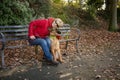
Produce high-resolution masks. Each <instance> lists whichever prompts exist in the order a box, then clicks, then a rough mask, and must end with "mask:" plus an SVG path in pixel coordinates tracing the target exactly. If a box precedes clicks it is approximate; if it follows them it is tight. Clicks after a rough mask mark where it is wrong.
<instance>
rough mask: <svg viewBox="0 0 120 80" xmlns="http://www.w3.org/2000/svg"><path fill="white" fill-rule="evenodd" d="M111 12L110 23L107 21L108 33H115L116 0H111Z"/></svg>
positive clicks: (116, 26)
mask: <svg viewBox="0 0 120 80" xmlns="http://www.w3.org/2000/svg"><path fill="white" fill-rule="evenodd" d="M111 3H112V5H111V12H110V21H109V28H108V30H109V31H117V30H118V25H117V0H111Z"/></svg>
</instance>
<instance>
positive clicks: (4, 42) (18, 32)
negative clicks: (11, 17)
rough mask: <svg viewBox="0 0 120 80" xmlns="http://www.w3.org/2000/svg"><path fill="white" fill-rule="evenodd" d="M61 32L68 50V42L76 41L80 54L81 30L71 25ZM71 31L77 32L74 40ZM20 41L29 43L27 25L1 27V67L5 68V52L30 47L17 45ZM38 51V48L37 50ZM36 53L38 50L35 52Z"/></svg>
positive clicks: (61, 29) (62, 28) (67, 25)
mask: <svg viewBox="0 0 120 80" xmlns="http://www.w3.org/2000/svg"><path fill="white" fill-rule="evenodd" d="M59 30H60V31H61V36H62V39H61V40H60V42H66V49H67V46H68V42H70V41H75V43H76V44H75V46H76V51H77V52H78V41H79V38H80V31H79V29H74V28H73V29H71V27H70V25H69V24H64V26H63V27H61V28H59ZM71 30H75V32H77V34H76V35H77V36H76V37H74V38H70V36H71V34H70V32H71ZM20 40H25V41H26V42H27V40H28V26H27V25H19V26H0V55H1V67H2V68H4V67H5V62H4V51H5V49H7V48H11V49H15V48H20V47H26V46H30V44H29V43H28V42H27V43H28V44H23V43H21V44H16V43H14V42H15V41H18V42H17V43H20ZM11 41H12V42H13V43H12V44H10V45H8V43H9V42H11ZM35 49H36V48H35ZM35 51H36V50H35ZM36 53H37V51H36Z"/></svg>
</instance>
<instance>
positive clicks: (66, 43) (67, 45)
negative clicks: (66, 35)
mask: <svg viewBox="0 0 120 80" xmlns="http://www.w3.org/2000/svg"><path fill="white" fill-rule="evenodd" d="M67 47H68V41H67V42H66V45H65V49H66V50H67Z"/></svg>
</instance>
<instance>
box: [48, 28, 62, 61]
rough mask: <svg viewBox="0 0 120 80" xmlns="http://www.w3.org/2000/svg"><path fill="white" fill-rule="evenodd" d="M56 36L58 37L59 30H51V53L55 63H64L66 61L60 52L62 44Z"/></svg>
mask: <svg viewBox="0 0 120 80" xmlns="http://www.w3.org/2000/svg"><path fill="white" fill-rule="evenodd" d="M56 35H58V33H57V30H56V29H54V28H52V29H50V40H51V52H52V55H53V59H54V61H59V62H61V63H63V62H64V61H63V59H62V54H61V52H60V44H59V40H58V38H57V37H56Z"/></svg>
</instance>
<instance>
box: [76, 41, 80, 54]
mask: <svg viewBox="0 0 120 80" xmlns="http://www.w3.org/2000/svg"><path fill="white" fill-rule="evenodd" d="M78 47H79V44H78V40H76V52H77V53H79V50H78Z"/></svg>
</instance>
